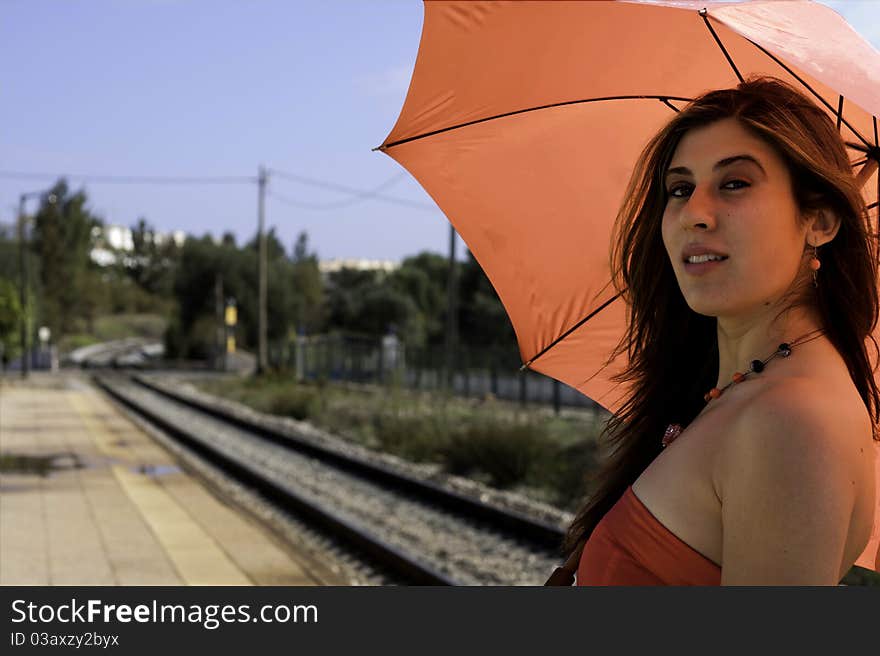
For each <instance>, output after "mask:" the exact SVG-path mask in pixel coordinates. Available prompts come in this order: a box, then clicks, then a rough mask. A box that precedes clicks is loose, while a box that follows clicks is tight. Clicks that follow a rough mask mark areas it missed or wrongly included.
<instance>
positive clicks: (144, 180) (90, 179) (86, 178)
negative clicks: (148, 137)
mask: <svg viewBox="0 0 880 656" xmlns="http://www.w3.org/2000/svg"><path fill="white" fill-rule="evenodd" d="M268 172H269V173H270V174H271V175H274V176H278V177H279V178H282V179H286V180H290V181H292V182H298V183H300V184H304V185H309V186H312V187H320V188H322V189H327V190H331V191H335V192H337V193H342V194H346V195H348V196H351V197H350V198H346V199H344V200H341V201H333V202H330V203H308V202H303V201H298V200H294V199H292V198H288V197H285V196H282V195H281V194H276V193H274V192H267V193H268V194H269V195H270V196H272V197H273V198H275V199H276V200H279V201H281V202H282V203H286V204H288V205H292V206H293V207H298V208H300V209H307V210H333V209H340V208H343V207H349V206H351V205H356V204H357V203H362V202H364V201H367V200H379V201H382V202H385V203H393V204H396V205H403V206H405V207H411V208H414V209H419V210H428V211H434V210H436V209H437V208H436V206H434V205H430V204H428V203H420V202H418V201H414V200H408V199H406V198H398V197H396V196H389V195H386V194H382V193H380V192H382V191H384V190H385V189H388V188H389V187H391V186H393V185H395V184H397V183H398V182H400V180H402V179H403V178H404V177H406V173H405V172H400V173H397V174H395V175H394V176H392V177H391V178H389V179H388V180H386V181H385V182H383V183H381V184H379V185H377V186H376V187H373V188H372V189H358V188H356V187H349V186H346V185H341V184H338V183H336V182H332V181H330V180H317V179H315V178H307V177H304V176H300V175H296V174H293V173H288V172H286V171H279V170H277V169H270V170H268ZM3 178H5V179H14V180H44V179H52V180H58V179H60V178H65V179H70V180H76V181H79V182H85V183H98V184H180V185H187V184H242V183H247V184H253V183H256V182H257V181H258V178H257V177H256V176H213V177H207V176H199V177H196V176H133V175H93V174H88V173H86V174H81V175H78V174H72V173H25V172H21V171H0V179H3Z"/></svg>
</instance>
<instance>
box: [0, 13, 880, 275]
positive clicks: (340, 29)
mask: <svg viewBox="0 0 880 656" xmlns="http://www.w3.org/2000/svg"><path fill="white" fill-rule="evenodd" d="M824 4H828V5H831V6H833V7H834V8H835V9H837V10H838V11H839V12H840V13H842V14H843V15H844V16H845V17H846V18H847V20H848V21H849V22H850V24H851V25H853V26H854V27H855V28H856V30H858V31H859V32H860V33H861V34H862V35H864V36H865V37H866V38H868V40H870V41H871V42H872V43H873V44H874V45H875V47H878V48H880V0H842V1H837V2H831V1H828V2H825V3H824ZM421 23H422V4H421V2H418V1H416V0H326V1H320V2H319V1H318V0H310V1H308V2H306V1H301V0H259V1H245V0H237V1H232V0H210V1H209V0H0V84H2V103H0V125H2V130H0V171H19V172H35V173H44V172H46V173H68V174H71V175H77V174H91V175H134V176H139V175H144V176H151V175H156V176H255V175H256V171H257V167H258V165H259V164H261V163H262V164H265V165H266V166H269V167H271V168H274V169H277V170H281V171H287V172H289V173H291V174H294V175H298V176H305V177H309V178H313V179H318V180H325V181H330V182H334V183H336V184H339V185H345V186H349V187H353V188H357V189H371V188H374V187H377V186H379V185H382V184H384V183H389V184H390V186H388V187H387V188H386V189H385V191H384V193H386V194H389V195H393V196H395V197H398V198H402V199H408V200H410V201H411V202H412V203H414V204H415V206H406V205H403V204H392V203H385V202H380V201H378V200H367V201H361V202H356V203H348V204H347V205H346V204H344V203H341V201H345V200H346V199H347V198H348V197H347V196H345V195H342V194H339V193H335V192H332V191H330V190H326V189H322V188H319V187H314V186H307V185H304V184H299V183H296V182H293V181H288V180H282V179H281V178H279V177H274V178H272V179H271V180H270V185H269V189H270V192H271V194H272V195H270V196H269V197H268V198H267V203H266V221H267V224H268V225H274V226H276V229H277V230H278V232H279V234H280V235H281V237H282V239H283V241H284V242H285V244H286V245H287V246H289V245H290V244H291V243H292V241H293V240H294V238H295V236H296V235H297V233H298V232H300V231H301V230H306V231H307V232H308V233H309V237H310V241H311V244H312V246H313V248H315V249H316V250H317V251H318V254H319V256H320V257H321V258H322V259H329V258H334V257H368V258H383V259H384V258H389V259H400V258H401V257H403V256H405V255H409V254H414V253H416V252H418V251H421V250H426V249H427V250H434V251H439V252H444V251H445V250H446V248H447V243H448V224H447V223H446V220H445V218H444V217H443V215H442V213H441V212H440V211H439V210H437V209H436V208H433V206H432V203H431V201H430V199H429V198H428V197H427V195H426V194H425V193H424V192H423V191H422V189H421V187H419V185H418V184H417V183H416V182H415V181H413V180H412V179H411V178H410V177H409V176H408V174H407V175H402V174H401V169H400V167H399V166H398V165H397V164H396V163H395V162H393V161H392V160H391V159H390V158H388V157H386V156H385V155H382V154H380V153H374V152H371V150H370V149H371V148H372V147H374V146H377V145H378V144H379V143H380V142H381V141H382V139H384V137H385V135H386V134H387V133H388V131H389V130H390V129H391V126H392V125H393V123H394V121H395V119H396V118H397V114H398V111H399V109H400V107H401V105H402V103H403V98H404V96H405V94H406V88H407V85H408V83H409V76H410V73H411V71H412V67H413V63H414V62H415V57H416V52H417V49H418V42H419V36H420V31H421ZM70 181H71V183H72V185H73V186H74V188H79V187H80V186H85V188H86V191H87V193H88V195H89V199H90V205H91V207H92V209H93V210H94V211H95V213H96V214H98V215H99V216H101V217H102V218H104V220H105V221H107V222H110V223H117V224H122V225H131V224H133V223H134V222H135V221H136V220H137V218H138V217H141V216H143V217H145V218H146V219H147V220H148V221H150V222H151V223H152V224H154V225H155V226H156V227H158V228H159V229H161V230H173V229H182V230H185V231H187V232H190V233H195V234H203V233H205V232H208V231H210V232H212V233H213V234H215V235H219V234H221V233H223V232H225V231H232V232H234V233H236V235H237V236H238V237H239V240H240V241H241V240H244V239H248V238H250V237H251V236H252V235H253V234H254V232H255V230H256V212H257V209H256V208H257V202H256V188H255V185H253V184H235V185H201V186H192V185H187V186H167V185H163V186H156V185H150V186H147V185H121V184H101V183H96V182H91V183H86V184H85V185H82V184H81V183H80V182H79V181H78V180H77V179H76V178H75V177H71V179H70ZM51 182H52V179H42V180H41V179H33V180H22V179H5V178H0V223H11V222H13V220H14V217H15V212H16V207H17V202H18V195H19V194H20V193H21V192H24V191H34V190H38V189H41V188H43V187H44V186H46V185H48V184H51ZM282 198H283V199H286V201H283V200H282ZM292 203H298V204H299V206H297V205H294V204H292ZM303 205H308V206H309V207H305V206H303ZM316 205H317V206H327V207H323V208H316V207H314V206H316ZM461 250H462V249H461V248H460V251H459V252H461Z"/></svg>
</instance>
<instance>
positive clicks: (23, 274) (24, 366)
mask: <svg viewBox="0 0 880 656" xmlns="http://www.w3.org/2000/svg"><path fill="white" fill-rule="evenodd" d="M27 197H28V194H22V195H21V196H19V198H18V283H19V287H18V298H19V303H21V377H22V378H27V375H28V348H27V333H28V330H27V285H28V280H27V268H26V266H25V264H26V263H25V256H24V232H25V231H24V201H25V199H26V198H27Z"/></svg>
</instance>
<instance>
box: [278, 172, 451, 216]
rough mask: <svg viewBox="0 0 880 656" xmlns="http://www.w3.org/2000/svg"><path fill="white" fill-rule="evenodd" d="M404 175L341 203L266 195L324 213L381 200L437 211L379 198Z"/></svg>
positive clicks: (403, 201)
mask: <svg viewBox="0 0 880 656" xmlns="http://www.w3.org/2000/svg"><path fill="white" fill-rule="evenodd" d="M405 175H406V174H405V173H400V174H398V175H396V176H395V177H394V178H392V179H391V180H388V181H386V182H383V183H382V184H381V185H379V186H378V187H376V188H374V189H372V190H367V191H362V192H360V193H359V194H357V195H355V196H354V197H353V198H347V199H345V200H341V201H334V202H332V203H307V202H303V201H300V200H294V199H293V198H288V197H287V196H282V195H281V194H276V193H275V192H274V191H269V192H267V193H268V195H269V196H270V197H272V198H274V199H276V200H279V201H281V202H282V203H284V204H286V205H291V206H293V207H298V208H300V209H305V210H318V211H326V210H336V209H340V208H343V207H350V206H351V205H357V204H358V203H363V202H364V201H367V200H381V201H383V202H386V203H394V204H396V205H403V206H406V207H412V208H415V209H419V210H435V209H437V208H436V207H435V206H433V205H427V204H425V203H419V202H417V201H411V200H406V199H405V198H395V197H393V196H380V195H379V193H378V192H379V191H380V190H382V189H386V188H388V187H390V186H391V185H392V184H394V183H395V182H397V181H398V180H399V179H400V178H402V177H403V176H405Z"/></svg>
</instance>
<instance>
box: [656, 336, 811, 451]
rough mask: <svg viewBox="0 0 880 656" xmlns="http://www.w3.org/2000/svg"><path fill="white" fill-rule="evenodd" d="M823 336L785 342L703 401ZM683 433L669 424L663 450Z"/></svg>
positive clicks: (719, 394)
mask: <svg viewBox="0 0 880 656" xmlns="http://www.w3.org/2000/svg"><path fill="white" fill-rule="evenodd" d="M823 334H825V331H824V330H822V329H819V330H814V331H812V332H810V333H807V334H806V335H802V336H801V337H798V338H797V339H796V340H794V341H793V342H791V343H788V342H783V343H782V344H780V345H779V347H778V348H777V349H776V351H774V352H773V353H772V354H771V355H770V356H769V357H768V358H766V359H764V360H752V363H751V364H750V365H749V368H748V369H747V370H746V371H745V372H744V373H740V372H739V371H737V372H736V373H735V374H733V380H731V381H730V382H729V383H727V385H725V386H724V387H722V388H721V389H718V388H717V387H713V388H712V389H710V390H709V391H708V392H706V393H705V394H704V395H703V400H705V401H706V403H709V402H710V401H712V400H714V399H717V398H718V397H720V396H721V395H722V394H724V392H726V391H727V388H728V387H730V386H731V385H738V384H739V383H741V382H743V381H744V380H745V379H746V377H747V376H748V375H749V374H759V373H761V372H762V371H764V367H765V366H766V365H767V363H768V362H770V360H772V359H773V358H775V357H776V356H777V355H778V356H780V357H783V358H787V357H788V356H790V355H791V349H792V347H794V346H797V345H799V344H806V343H807V342H812V341H813V340H814V339H818V338H819V337H821V336H822V335H823ZM681 431H682V428H681V424H669V425H668V426H667V427H666V432H665V433H664V435H663V440H662V441H661V444H662V445H663V448H666V447H667V446H669V445H670V444H671V443H672V442H673V440H675V438H676V437H678V436H679V435H681Z"/></svg>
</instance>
